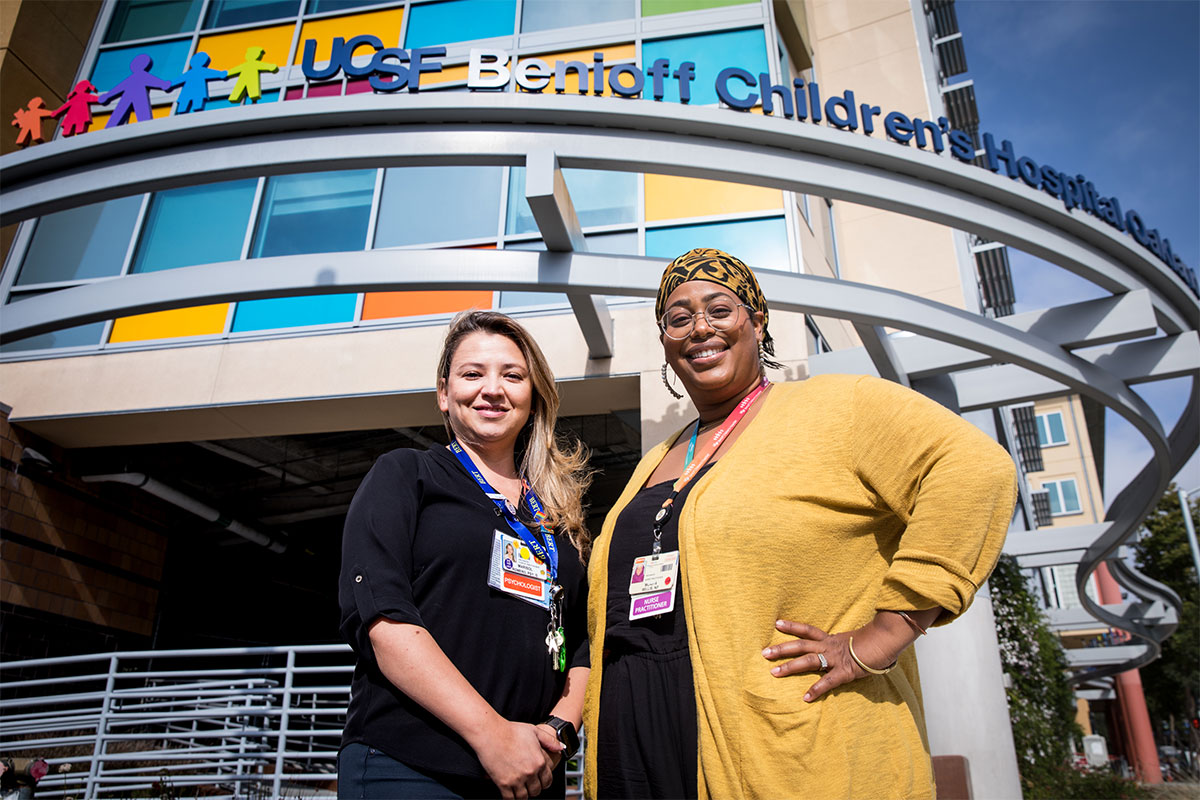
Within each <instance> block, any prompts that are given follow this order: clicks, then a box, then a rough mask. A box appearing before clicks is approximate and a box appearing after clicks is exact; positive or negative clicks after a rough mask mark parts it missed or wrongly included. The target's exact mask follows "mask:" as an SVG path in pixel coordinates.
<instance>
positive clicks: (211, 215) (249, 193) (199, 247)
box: [132, 178, 258, 272]
mask: <svg viewBox="0 0 1200 800" xmlns="http://www.w3.org/2000/svg"><path fill="white" fill-rule="evenodd" d="M257 185H258V180H257V179H255V178H247V179H245V180H240V181H227V182H224V183H210V184H206V185H203V186H187V187H184V188H181V189H168V190H167V191H164V192H158V193H156V194H155V195H154V198H153V199H152V200H151V201H150V210H149V212H147V214H146V222H145V224H144V225H143V226H142V237H141V242H140V244H139V245H138V249H137V254H136V255H135V256H134V259H133V269H132V271H133V272H156V271H158V270H160V269H175V268H176V267H190V266H192V265H193V264H215V263H217V262H219V261H236V260H238V259H239V258H241V257H242V243H243V242H244V241H245V239H246V223H248V222H249V221H250V206H251V205H252V204H253V203H254V191H255V188H256V187H257Z"/></svg>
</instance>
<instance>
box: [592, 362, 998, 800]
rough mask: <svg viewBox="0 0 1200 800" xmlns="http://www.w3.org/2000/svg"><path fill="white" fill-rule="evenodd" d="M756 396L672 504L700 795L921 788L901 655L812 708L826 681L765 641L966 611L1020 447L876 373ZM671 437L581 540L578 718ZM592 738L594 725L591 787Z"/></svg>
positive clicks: (596, 682)
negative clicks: (624, 552) (631, 529)
mask: <svg viewBox="0 0 1200 800" xmlns="http://www.w3.org/2000/svg"><path fill="white" fill-rule="evenodd" d="M760 402H763V403H764V405H763V407H762V409H761V410H760V411H759V413H758V415H757V417H755V419H754V420H753V421H752V422H750V423H749V424H748V426H747V428H746V429H745V430H744V431H743V432H742V433H741V436H740V437H739V438H738V439H737V441H736V442H734V444H733V445H732V446H731V447H730V449H729V451H728V452H727V453H726V454H725V455H723V456H722V457H721V458H720V459H719V460H718V461H717V462H716V464H715V466H713V467H712V469H710V470H709V472H708V474H707V475H705V476H704V477H703V478H701V479H700V480H699V481H697V483H696V485H695V487H694V488H693V489H692V491H691V493H690V495H689V496H688V498H687V502H686V503H685V504H684V506H683V508H682V509H680V510H679V511H678V513H679V540H680V550H681V552H680V569H681V574H682V579H681V580H682V582H681V584H680V591H681V594H682V601H683V607H684V610H685V612H686V615H687V630H688V648H689V650H690V652H691V659H692V673H693V676H694V679H695V692H696V709H697V730H698V734H699V748H700V752H699V783H698V786H699V790H700V797H702V798H710V797H711V798H717V799H718V800H728V799H729V798H769V799H770V800H778V799H779V798H788V797H819V798H839V797H845V798H866V797H870V798H889V797H894V798H933V796H934V788H933V775H932V770H931V767H930V761H929V745H928V741H927V739H926V735H925V721H924V717H923V714H922V711H921V698H920V683H919V681H918V677H917V664H916V659H915V657H914V656H913V654H912V650H911V649H909V650H907V651H905V653H904V654H903V655H902V656H901V657H900V664H899V666H898V667H897V668H896V669H894V670H893V671H892V672H891V673H889V674H888V675H886V676H867V677H865V678H863V679H861V680H857V681H854V682H852V683H850V684H846V685H844V686H841V687H839V688H838V689H835V690H834V691H832V692H830V693H828V694H826V695H825V696H823V697H821V698H820V699H818V700H817V701H816V702H814V703H805V702H804V701H803V700H802V699H801V697H802V696H803V695H804V692H805V691H806V690H807V689H808V688H809V687H810V686H812V684H814V683H815V682H816V680H817V678H818V675H816V674H802V675H794V676H790V677H786V678H775V677H773V676H772V675H771V674H770V672H769V670H770V667H771V666H772V663H771V662H768V661H766V660H765V659H764V658H763V657H762V655H761V650H762V649H763V648H764V647H766V646H767V645H772V644H778V643H781V642H784V641H787V640H788V639H789V638H790V637H788V636H785V635H784V634H781V633H779V632H778V631H776V630H775V620H776V619H789V620H795V621H798V622H807V623H810V624H813V625H816V626H818V627H820V628H822V629H824V630H826V631H832V632H839V631H845V630H852V629H854V628H858V627H861V626H862V625H864V624H866V623H867V622H868V621H869V620H870V619H871V618H872V617H873V616H874V614H875V612H876V610H877V609H892V610H918V609H925V608H932V607H934V606H941V607H942V608H943V609H945V610H946V613H945V614H943V616H942V618H941V619H940V620H939V622H938V624H939V625H941V624H945V623H946V622H948V621H950V620H952V619H954V618H955V617H957V616H958V615H959V614H961V613H963V611H965V610H966V609H967V607H968V606H969V605H970V603H971V600H972V599H973V597H974V595H975V592H976V590H977V589H978V588H979V586H980V584H982V583H983V582H984V581H985V580H986V579H987V577H988V575H989V574H990V573H991V570H992V568H993V567H994V566H995V563H996V559H997V558H999V556H1000V548H1001V546H1002V545H1003V543H1004V536H1005V532H1006V531H1007V529H1008V523H1009V520H1010V518H1011V516H1012V511H1013V505H1014V503H1015V501H1016V471H1015V468H1014V466H1013V462H1012V459H1011V457H1010V456H1009V455H1008V453H1006V452H1005V451H1004V450H1003V448H1001V447H1000V446H999V445H997V444H996V443H995V442H994V441H992V440H991V439H990V438H988V436H986V435H985V434H984V433H983V432H981V431H980V430H979V429H978V428H976V427H974V426H973V425H971V424H970V423H968V422H966V421H964V420H963V419H961V418H960V417H958V416H956V415H955V414H953V413H952V412H950V411H948V410H947V409H945V408H943V407H942V406H940V405H938V404H937V403H934V402H933V401H931V400H928V399H926V398H925V397H923V396H921V395H919V394H917V393H916V392H913V391H911V390H909V389H905V388H904V387H902V386H899V385H897V384H894V383H890V382H888V381H883V380H879V379H877V378H869V377H862V376H850V375H826V376H820V377H815V378H811V379H809V380H807V381H804V382H802V383H786V384H776V385H775V386H774V387H773V388H772V389H771V391H770V392H768V393H767V395H766V397H765V398H764V399H763V400H762V401H760ZM674 440H675V437H674V436H672V437H671V438H670V439H668V440H667V441H666V442H663V443H662V444H659V445H658V446H657V447H655V448H654V449H653V450H651V451H650V452H649V453H647V454H646V456H645V458H643V459H642V461H641V463H640V464H638V466H637V469H636V470H635V471H634V473H633V477H632V478H631V479H630V480H629V484H628V485H627V486H626V487H625V491H624V492H622V494H621V497H620V499H618V500H617V503H616V505H614V506H613V508H612V510H611V511H610V512H609V513H608V517H607V518H606V519H605V522H604V527H603V530H602V532H601V534H600V536H599V537H598V538H597V539H596V542H595V546H594V549H593V551H592V556H591V566H590V568H589V586H590V588H589V592H590V595H589V599H588V629H589V633H590V636H591V642H592V647H591V659H592V664H591V665H592V669H591V674H590V677H589V680H588V686H587V694H586V700H585V706H584V727H585V728H586V730H588V731H589V732H590V731H595V730H597V729H598V728H597V715H598V713H599V700H600V686H601V680H602V675H603V651H604V647H603V642H604V627H605V619H604V613H605V596H606V593H607V589H608V575H607V572H608V569H607V568H608V552H609V544H610V542H611V540H612V534H613V526H614V525H615V523H616V519H617V516H618V515H619V514H620V513H621V510H622V509H623V508H624V507H625V506H626V505H627V504H628V503H629V501H630V499H632V497H633V496H634V495H635V494H636V493H637V492H638V490H639V489H640V488H641V487H642V485H643V484H644V483H645V482H646V479H647V478H648V477H649V476H650V474H651V473H652V472H653V471H654V468H655V467H656V466H657V465H658V463H659V462H660V461H661V460H662V458H663V456H664V455H665V454H666V452H667V450H668V449H669V446H670V444H671V442H673V441H674ZM650 523H651V521H650V520H649V519H647V520H646V525H650ZM932 635H936V633H935V634H932ZM946 688H947V689H950V688H951V687H946ZM596 749H597V742H596V740H595V738H594V737H589V738H588V739H587V758H586V760H585V763H586V774H585V776H584V792H585V795H586V796H587V797H589V798H594V797H595V796H596Z"/></svg>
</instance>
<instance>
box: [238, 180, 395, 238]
mask: <svg viewBox="0 0 1200 800" xmlns="http://www.w3.org/2000/svg"><path fill="white" fill-rule="evenodd" d="M374 193H375V170H373V169H358V170H347V171H343V172H318V173H314V174H309V175H282V176H280V177H277V178H271V179H270V180H268V181H267V190H266V192H265V193H264V196H263V203H262V210H261V211H260V212H259V220H258V233H257V235H256V236H255V242H254V252H253V257H254V258H261V257H263V256H290V255H298V254H301V253H336V252H340V251H343V250H362V249H363V248H365V247H366V243H367V224H368V221H369V219H370V216H371V198H372V197H373V196H374Z"/></svg>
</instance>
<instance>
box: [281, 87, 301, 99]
mask: <svg viewBox="0 0 1200 800" xmlns="http://www.w3.org/2000/svg"><path fill="white" fill-rule="evenodd" d="M283 99H284V100H302V99H304V87H303V86H292V87H291V88H289V89H288V90H287V93H286V94H284V96H283Z"/></svg>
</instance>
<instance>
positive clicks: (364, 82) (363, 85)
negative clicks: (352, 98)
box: [346, 78, 374, 94]
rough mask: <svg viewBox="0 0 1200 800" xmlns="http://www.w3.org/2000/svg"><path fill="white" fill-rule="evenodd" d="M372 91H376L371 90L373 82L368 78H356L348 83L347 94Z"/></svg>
mask: <svg viewBox="0 0 1200 800" xmlns="http://www.w3.org/2000/svg"><path fill="white" fill-rule="evenodd" d="M370 91H374V90H373V89H371V82H370V81H369V80H368V79H366V78H355V79H353V80H349V81H346V94H363V93H364V92H370Z"/></svg>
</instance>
